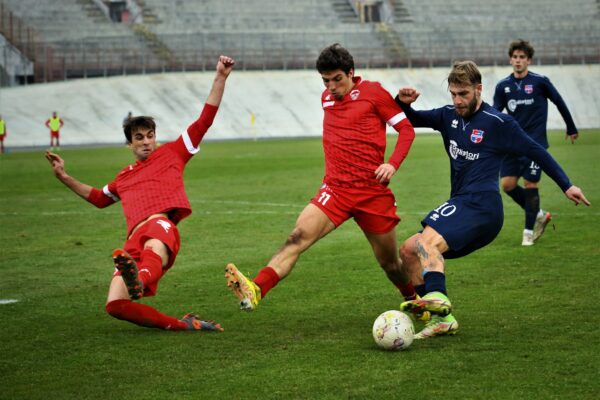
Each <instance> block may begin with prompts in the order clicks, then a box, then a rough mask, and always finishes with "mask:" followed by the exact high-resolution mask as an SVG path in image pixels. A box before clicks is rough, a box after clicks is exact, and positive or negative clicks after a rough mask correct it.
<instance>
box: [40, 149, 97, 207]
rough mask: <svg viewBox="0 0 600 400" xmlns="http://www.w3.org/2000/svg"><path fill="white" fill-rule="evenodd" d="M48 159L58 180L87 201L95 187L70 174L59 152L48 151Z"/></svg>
mask: <svg viewBox="0 0 600 400" xmlns="http://www.w3.org/2000/svg"><path fill="white" fill-rule="evenodd" d="M46 159H47V160H48V162H49V163H50V165H51V166H52V169H53V170H54V175H55V176H56V178H58V180H59V181H61V182H62V183H63V184H64V185H65V186H66V187H68V188H69V189H71V190H72V191H73V192H75V194H77V195H78V196H79V197H81V198H82V199H84V200H86V201H87V200H88V197H89V196H90V193H91V192H92V189H93V188H92V187H91V186H90V185H86V184H85V183H81V182H79V181H78V180H77V179H75V178H73V177H72V176H69V175H68V174H67V172H66V171H65V161H64V160H63V159H62V158H61V157H60V156H59V155H58V154H54V153H51V152H49V151H47V152H46Z"/></svg>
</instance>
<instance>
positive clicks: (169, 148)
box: [88, 104, 217, 235]
mask: <svg viewBox="0 0 600 400" xmlns="http://www.w3.org/2000/svg"><path fill="white" fill-rule="evenodd" d="M216 112H217V107H214V106H211V105H209V104H206V105H205V106H204V110H203V111H202V115H200V118H198V120H196V121H195V122H194V123H193V124H192V125H190V126H189V127H188V129H187V132H184V133H183V134H182V135H181V136H180V137H179V138H178V139H177V140H175V141H174V142H171V143H167V144H165V145H162V146H160V147H158V148H157V149H156V150H154V151H153V152H152V153H151V154H150V156H149V157H148V158H147V159H145V160H143V161H139V160H138V161H136V162H135V164H131V165H129V166H127V167H125V168H123V170H121V172H119V174H118V175H117V176H116V177H115V179H114V180H113V181H112V182H110V183H109V184H107V185H106V186H104V188H103V189H102V191H100V190H98V189H93V190H92V193H91V194H90V196H89V197H88V201H89V202H90V203H92V204H94V205H96V206H97V207H100V208H103V207H106V206H108V205H110V204H113V203H115V202H117V201H119V200H121V202H122V206H123V213H124V214H125V219H126V221H127V234H128V235H129V234H130V233H131V231H132V229H133V228H134V227H135V226H136V225H137V224H139V223H140V222H142V221H144V220H145V219H147V218H148V217H149V216H150V215H152V214H157V213H167V214H168V216H169V219H170V220H171V221H173V223H175V224H177V223H178V222H179V221H181V220H182V219H184V218H185V217H187V216H188V215H190V214H191V213H192V210H191V206H190V202H189V201H188V198H187V195H186V193H185V187H184V184H183V170H184V168H185V166H186V164H187V162H188V161H189V160H190V158H191V157H192V156H193V155H194V154H196V153H197V152H198V151H199V150H200V148H199V146H198V145H199V144H200V141H201V140H202V137H203V136H204V134H205V133H206V131H207V130H208V128H209V127H210V125H211V124H212V121H213V119H214V116H215V114H216Z"/></svg>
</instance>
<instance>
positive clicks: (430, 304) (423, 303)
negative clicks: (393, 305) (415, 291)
mask: <svg viewBox="0 0 600 400" xmlns="http://www.w3.org/2000/svg"><path fill="white" fill-rule="evenodd" d="M400 310H401V311H408V312H411V313H413V314H414V315H419V314H424V313H425V312H427V311H428V312H430V313H431V314H436V315H441V316H442V317H445V316H446V315H448V314H450V313H451V312H452V304H450V300H448V297H446V295H444V294H443V293H440V292H431V293H427V294H426V295H425V296H423V297H422V298H419V297H417V298H416V299H414V300H410V301H405V302H404V303H402V304H400Z"/></svg>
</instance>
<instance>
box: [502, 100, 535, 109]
mask: <svg viewBox="0 0 600 400" xmlns="http://www.w3.org/2000/svg"><path fill="white" fill-rule="evenodd" d="M532 104H533V99H524V100H515V99H512V100H509V101H508V104H507V107H508V111H510V112H514V111H515V110H516V109H517V107H518V106H520V105H525V106H530V105H532Z"/></svg>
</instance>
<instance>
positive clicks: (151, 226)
mask: <svg viewBox="0 0 600 400" xmlns="http://www.w3.org/2000/svg"><path fill="white" fill-rule="evenodd" d="M149 239H158V240H160V241H161V242H163V243H164V244H165V246H167V248H168V249H169V261H168V262H167V265H166V266H165V267H164V268H163V269H162V275H161V276H160V277H159V278H158V279H157V280H156V282H154V283H153V284H150V285H148V286H147V287H145V288H144V297H146V296H154V295H155V294H156V290H157V288H158V281H160V279H161V278H162V277H163V276H164V274H166V273H167V270H168V269H169V268H171V266H173V263H174V262H175V258H176V257H177V253H179V247H180V245H181V241H180V239H179V231H178V230H177V227H176V226H175V224H174V223H173V222H172V221H170V220H169V219H167V218H162V217H159V218H153V219H151V220H149V221H147V222H145V223H144V224H143V225H141V226H140V227H139V228H138V229H137V230H136V231H135V232H134V233H133V235H131V237H130V238H129V239H128V240H127V241H126V242H125V245H124V246H123V249H124V250H125V251H126V252H127V253H129V255H131V257H133V259H134V260H135V261H136V262H137V263H138V264H139V262H140V256H141V254H142V250H144V243H146V242H147V241H148V240H149ZM119 275H121V273H120V272H119V271H118V270H116V269H115V272H114V274H113V277H114V276H119Z"/></svg>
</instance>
